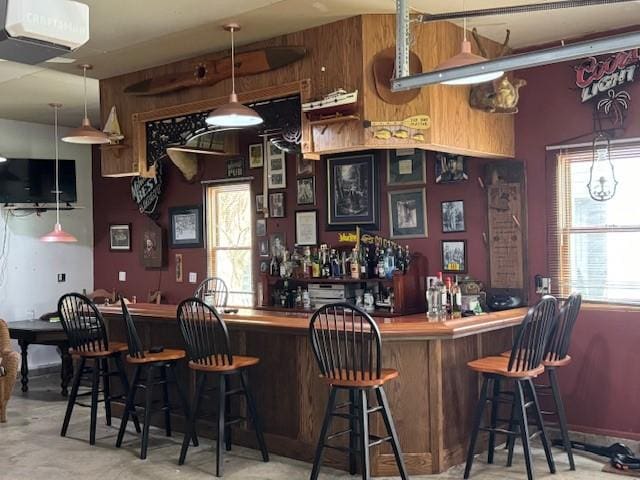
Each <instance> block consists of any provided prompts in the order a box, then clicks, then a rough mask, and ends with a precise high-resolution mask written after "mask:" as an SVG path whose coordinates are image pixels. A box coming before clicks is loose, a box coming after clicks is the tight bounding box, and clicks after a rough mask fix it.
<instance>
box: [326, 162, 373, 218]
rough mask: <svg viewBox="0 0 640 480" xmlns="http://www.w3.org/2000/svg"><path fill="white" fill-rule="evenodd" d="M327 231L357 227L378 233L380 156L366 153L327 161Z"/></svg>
mask: <svg viewBox="0 0 640 480" xmlns="http://www.w3.org/2000/svg"><path fill="white" fill-rule="evenodd" d="M327 187H328V195H327V212H328V214H327V230H340V229H343V228H353V227H354V226H355V225H360V226H362V227H366V228H368V229H370V230H377V228H378V217H379V208H378V203H379V199H378V197H379V190H378V176H377V173H376V156H375V155H374V154H373V153H370V152H365V153H358V154H356V155H347V156H336V157H329V158H327Z"/></svg>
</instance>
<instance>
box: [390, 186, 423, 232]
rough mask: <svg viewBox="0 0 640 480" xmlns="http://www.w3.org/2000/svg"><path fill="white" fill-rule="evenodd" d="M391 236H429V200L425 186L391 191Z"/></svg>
mask: <svg viewBox="0 0 640 480" xmlns="http://www.w3.org/2000/svg"><path fill="white" fill-rule="evenodd" d="M388 197H389V217H390V222H389V223H390V230H391V232H390V233H391V238H420V237H426V236H427V200H426V197H427V195H426V191H425V189H424V188H420V189H417V190H400V191H397V192H389V193H388Z"/></svg>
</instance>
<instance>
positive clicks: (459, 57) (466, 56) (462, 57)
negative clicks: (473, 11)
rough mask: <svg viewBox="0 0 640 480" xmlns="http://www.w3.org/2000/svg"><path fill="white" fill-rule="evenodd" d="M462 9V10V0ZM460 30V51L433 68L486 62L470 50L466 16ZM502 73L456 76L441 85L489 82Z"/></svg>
mask: <svg viewBox="0 0 640 480" xmlns="http://www.w3.org/2000/svg"><path fill="white" fill-rule="evenodd" d="M462 10H463V11H464V10H465V8H464V1H463V2H462ZM462 31H463V32H464V38H463V40H462V46H461V48H460V53H458V54H456V55H454V56H453V57H451V58H449V59H448V60H445V61H444V62H442V63H440V64H439V65H438V66H437V67H436V68H435V69H434V70H447V69H449V68H456V67H466V66H468V65H474V64H476V63H481V62H486V61H487V59H486V58H484V57H483V56H481V55H476V54H475V53H472V52H471V42H470V41H469V40H467V17H464V18H463V19H462ZM502 75H504V72H492V73H480V74H478V75H472V76H470V77H464V78H458V79H456V80H448V81H445V82H442V84H443V85H475V84H477V83H484V82H490V81H491V80H495V79H496V78H500V77H501V76H502Z"/></svg>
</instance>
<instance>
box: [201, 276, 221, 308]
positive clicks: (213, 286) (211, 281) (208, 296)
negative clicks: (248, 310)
mask: <svg viewBox="0 0 640 480" xmlns="http://www.w3.org/2000/svg"><path fill="white" fill-rule="evenodd" d="M194 297H196V298H198V299H200V300H202V301H203V302H205V303H206V304H207V305H211V306H212V307H216V308H220V307H226V306H227V301H228V300H229V288H228V287H227V284H226V282H225V281H224V280H223V279H221V278H220V277H209V278H205V279H204V280H203V281H202V283H201V284H200V285H198V288H196V293H195V294H194Z"/></svg>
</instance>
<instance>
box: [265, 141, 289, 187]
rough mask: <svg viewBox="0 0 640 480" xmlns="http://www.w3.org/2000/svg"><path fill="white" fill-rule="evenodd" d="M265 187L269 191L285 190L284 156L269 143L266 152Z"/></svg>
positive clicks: (285, 170) (285, 171) (285, 166)
mask: <svg viewBox="0 0 640 480" xmlns="http://www.w3.org/2000/svg"><path fill="white" fill-rule="evenodd" d="M267 186H268V188H269V189H278V188H287V165H286V159H285V155H284V152H283V151H282V150H280V149H279V148H278V147H276V146H275V145H274V144H273V143H269V150H268V152H267Z"/></svg>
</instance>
